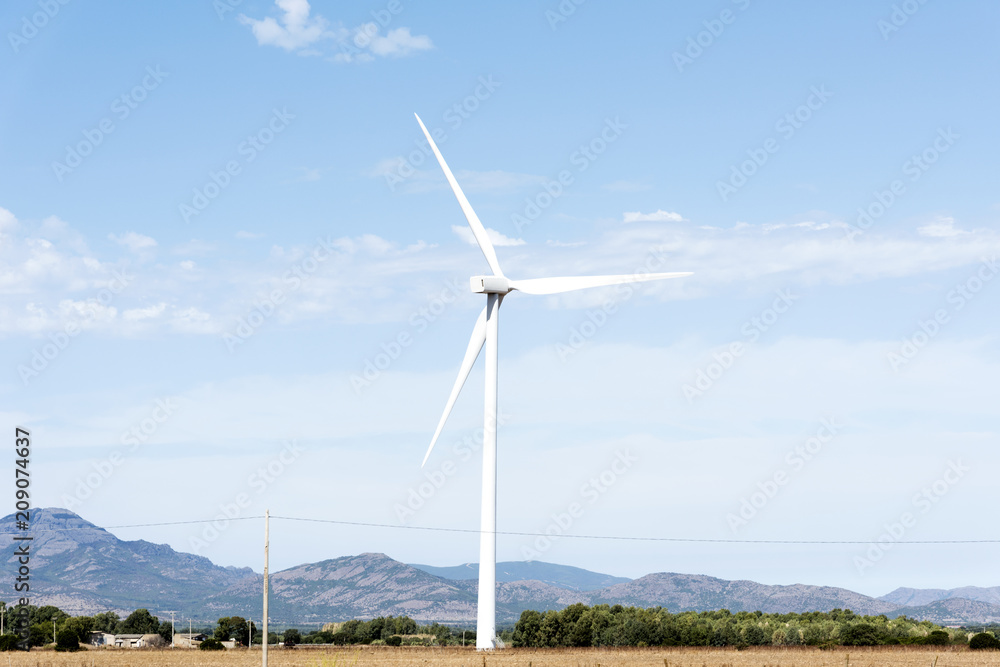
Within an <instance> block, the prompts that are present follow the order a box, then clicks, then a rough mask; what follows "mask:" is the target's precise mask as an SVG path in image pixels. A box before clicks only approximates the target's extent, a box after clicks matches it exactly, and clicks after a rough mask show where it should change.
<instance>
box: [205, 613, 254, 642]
mask: <svg viewBox="0 0 1000 667" xmlns="http://www.w3.org/2000/svg"><path fill="white" fill-rule="evenodd" d="M256 633H257V626H256V625H255V624H253V623H248V622H247V619H245V618H243V617H242V616H223V617H222V618H220V619H219V621H218V623H217V624H216V626H215V632H214V633H213V636H214V637H215V639H218V640H219V641H227V640H229V639H233V640H235V641H236V643H237V644H238V645H239V646H249V644H250V637H252V636H253V635H255V634H256Z"/></svg>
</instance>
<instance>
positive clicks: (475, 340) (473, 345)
mask: <svg viewBox="0 0 1000 667" xmlns="http://www.w3.org/2000/svg"><path fill="white" fill-rule="evenodd" d="M485 342H486V309H485V308H483V312H481V313H480V314H479V319H478V320H476V326H475V327H474V328H473V329H472V338H470V339H469V347H468V348H467V349H466V350H465V358H464V359H462V367H461V368H459V369H458V377H457V378H456V379H455V386H454V387H452V389H451V396H449V397H448V403H447V405H445V406H444V414H443V415H441V421H439V422H438V427H437V430H436V431H434V437H433V438H431V446H430V447H428V448H427V453H426V454H425V455H424V462H423V463H421V464H420V467H421V468H423V467H424V466H425V465H426V464H427V459H428V458H430V455H431V450H433V449H434V443H436V442H437V440H438V436H440V435H441V431H442V429H444V423H445V422H446V421H448V415H450V414H451V409H452V408H453V407H455V401H456V400H457V399H458V394H459V392H460V391H462V386H463V385H465V381H466V380H467V379H469V373H470V372H472V366H473V365H474V364H475V363H476V359H478V358H479V351H480V350H482V349H483V344H484V343H485Z"/></svg>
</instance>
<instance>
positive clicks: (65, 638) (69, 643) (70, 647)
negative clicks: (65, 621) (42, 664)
mask: <svg viewBox="0 0 1000 667" xmlns="http://www.w3.org/2000/svg"><path fill="white" fill-rule="evenodd" d="M56 650H57V651H79V650H80V639H79V638H78V637H77V636H76V632H75V631H73V630H70V629H69V628H64V629H62V630H60V631H59V632H58V634H56Z"/></svg>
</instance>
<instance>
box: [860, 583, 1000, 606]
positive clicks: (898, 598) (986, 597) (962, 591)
mask: <svg viewBox="0 0 1000 667" xmlns="http://www.w3.org/2000/svg"><path fill="white" fill-rule="evenodd" d="M952 598H963V599H965V600H976V601H979V602H988V603H989V604H995V605H1000V586H993V587H992V588H981V587H979V586H963V587H961V588H951V589H943V588H897V589H896V590H894V591H893V592H891V593H889V594H887V595H883V596H881V597H879V600H885V601H886V602H891V603H893V604H898V605H904V606H920V605H926V604H930V603H932V602H937V601H939V600H950V599H952Z"/></svg>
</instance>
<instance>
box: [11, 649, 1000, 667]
mask: <svg viewBox="0 0 1000 667" xmlns="http://www.w3.org/2000/svg"><path fill="white" fill-rule="evenodd" d="M8 656H9V658H10V663H9V664H10V665H11V666H12V667H13V666H15V665H17V666H20V667H62V666H66V667H82V666H90V665H93V666H95V667H97V666H99V665H108V666H113V667H145V666H150V667H174V666H177V667H181V666H187V665H199V666H201V665H204V666H205V667H229V666H232V667H237V666H239V667H251V666H252V665H259V664H260V658H261V656H260V651H259V650H253V651H246V650H232V651H225V652H219V653H215V652H207V651H188V650H184V651H182V650H174V651H169V650H144V649H136V650H100V649H98V650H89V651H81V652H78V653H55V652H53V651H49V650H45V651H42V650H37V649H36V650H34V651H32V652H30V653H17V652H14V653H8ZM268 658H269V659H268V663H269V664H270V665H274V666H275V667H353V666H356V667H372V666H375V665H388V666H395V667H408V666H410V665H412V666H414V667H416V666H418V665H421V666H423V665H444V666H447V667H464V666H468V667H480V666H481V665H486V666H488V667H539V666H548V665H551V666H552V667H597V666H598V665H600V666H602V667H613V666H616V665H648V666H650V667H653V666H655V667H841V666H848V665H849V667H882V666H884V665H892V666H894V667H895V666H897V665H898V666H899V667H934V666H935V663H936V667H987V666H988V665H997V664H1000V654H998V653H997V652H994V651H982V652H976V651H969V650H967V649H964V648H942V649H938V648H934V647H920V648H910V647H892V648H871V649H858V648H855V649H851V650H850V651H847V650H829V651H821V650H818V649H813V648H783V649H776V648H761V649H747V650H743V651H737V650H732V649H686V648H685V649H507V650H504V651H501V652H497V653H494V654H487V655H484V654H481V653H476V652H475V651H474V650H472V649H461V648H421V647H403V648H388V647H360V648H343V649H329V648H316V649H311V648H303V647H299V648H297V649H295V650H272V651H271V652H270V653H269V654H268Z"/></svg>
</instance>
